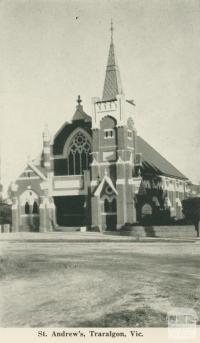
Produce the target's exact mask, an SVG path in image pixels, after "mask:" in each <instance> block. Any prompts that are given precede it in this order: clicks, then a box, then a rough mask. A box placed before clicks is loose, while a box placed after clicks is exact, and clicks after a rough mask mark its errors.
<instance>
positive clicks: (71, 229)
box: [56, 226, 80, 232]
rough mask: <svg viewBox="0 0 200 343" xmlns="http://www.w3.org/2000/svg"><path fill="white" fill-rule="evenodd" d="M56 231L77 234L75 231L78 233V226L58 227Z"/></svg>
mask: <svg viewBox="0 0 200 343" xmlns="http://www.w3.org/2000/svg"><path fill="white" fill-rule="evenodd" d="M56 231H60V232H77V231H80V226H58V227H57V229H56Z"/></svg>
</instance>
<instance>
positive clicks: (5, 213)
mask: <svg viewBox="0 0 200 343" xmlns="http://www.w3.org/2000/svg"><path fill="white" fill-rule="evenodd" d="M11 216H12V214H11V206H10V205H8V204H5V203H3V202H1V203H0V225H3V224H11V222H12V219H11Z"/></svg>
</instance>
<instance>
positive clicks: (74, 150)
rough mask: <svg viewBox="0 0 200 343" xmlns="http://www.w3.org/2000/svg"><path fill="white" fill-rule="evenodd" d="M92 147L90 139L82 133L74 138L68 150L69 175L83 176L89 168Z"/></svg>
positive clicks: (79, 132) (78, 133)
mask: <svg viewBox="0 0 200 343" xmlns="http://www.w3.org/2000/svg"><path fill="white" fill-rule="evenodd" d="M90 153H91V146H90V142H89V139H88V138H87V137H86V135H84V133H83V132H82V131H78V132H77V133H76V134H75V136H74V137H73V139H72V141H71V142H70V144H69V148H68V173H69V175H80V174H83V171H84V170H87V169H88V168H89V163H90Z"/></svg>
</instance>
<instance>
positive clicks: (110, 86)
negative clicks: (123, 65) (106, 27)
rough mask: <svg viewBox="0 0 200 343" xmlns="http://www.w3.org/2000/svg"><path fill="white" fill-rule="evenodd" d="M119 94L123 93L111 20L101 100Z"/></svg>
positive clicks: (112, 97)
mask: <svg viewBox="0 0 200 343" xmlns="http://www.w3.org/2000/svg"><path fill="white" fill-rule="evenodd" d="M119 94H123V89H122V82H121V76H120V71H119V68H118V63H117V59H116V56H115V47H114V43H113V25H112V22H111V42H110V49H109V55H108V62H107V67H106V76H105V81H104V88H103V97H102V101H108V100H113V99H115V98H116V96H117V95H119Z"/></svg>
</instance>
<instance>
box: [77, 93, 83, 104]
mask: <svg viewBox="0 0 200 343" xmlns="http://www.w3.org/2000/svg"><path fill="white" fill-rule="evenodd" d="M77 103H78V106H81V103H82V100H81V96H80V95H78V99H77Z"/></svg>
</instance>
